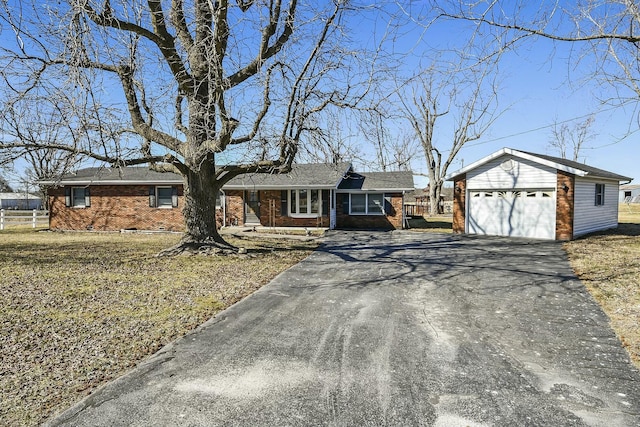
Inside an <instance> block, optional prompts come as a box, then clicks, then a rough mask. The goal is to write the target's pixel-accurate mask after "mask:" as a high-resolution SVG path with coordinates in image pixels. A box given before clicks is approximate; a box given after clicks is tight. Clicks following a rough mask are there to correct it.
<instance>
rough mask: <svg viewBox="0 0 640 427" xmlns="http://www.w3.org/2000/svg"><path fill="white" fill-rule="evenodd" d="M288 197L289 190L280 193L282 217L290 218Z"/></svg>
mask: <svg viewBox="0 0 640 427" xmlns="http://www.w3.org/2000/svg"><path fill="white" fill-rule="evenodd" d="M288 195H289V192H288V191H287V190H282V191H280V216H289V204H288V203H287V202H288V200H287V199H288Z"/></svg>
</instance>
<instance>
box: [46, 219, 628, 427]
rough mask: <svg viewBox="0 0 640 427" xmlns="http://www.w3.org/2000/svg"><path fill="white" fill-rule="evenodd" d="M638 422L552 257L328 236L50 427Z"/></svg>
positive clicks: (530, 248)
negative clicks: (255, 289) (297, 261)
mask: <svg viewBox="0 0 640 427" xmlns="http://www.w3.org/2000/svg"><path fill="white" fill-rule="evenodd" d="M156 359H157V360H162V361H163V363H154V360H156ZM145 366H146V367H145ZM639 414H640V374H639V373H638V371H637V370H636V369H635V368H634V367H633V365H631V363H630V361H629V358H628V356H627V354H626V353H625V351H624V349H623V348H622V346H621V345H620V343H619V342H618V340H617V338H616V336H615V335H614V333H613V331H612V330H611V329H610V327H609V325H608V320H607V318H606V316H605V315H604V314H603V312H602V310H600V308H599V307H598V305H597V304H596V303H595V302H594V301H593V299H592V298H591V297H590V295H589V294H588V293H587V292H586V290H585V289H584V287H583V286H582V284H581V283H580V282H579V281H578V280H577V279H576V278H575V276H574V274H573V272H572V271H571V269H570V267H569V264H568V262H567V259H566V256H565V254H564V252H563V251H562V248H561V246H560V245H559V244H557V243H555V242H541V241H531V240H518V239H501V238H475V237H460V236H452V235H438V234H419V233H412V232H346V231H342V232H339V231H333V232H329V233H328V234H327V237H326V240H325V243H324V244H323V245H322V246H321V248H320V249H319V250H317V251H316V252H314V253H313V254H312V255H311V256H310V257H309V258H307V259H306V260H305V261H303V262H302V263H300V264H298V265H296V266H294V267H292V268H291V269H289V270H288V271H286V272H284V273H282V274H281V275H279V276H278V277H277V278H276V279H274V281H273V282H272V283H270V284H269V285H267V286H265V287H263V288H262V289H261V290H259V291H258V292H256V293H255V294H253V295H252V296H251V297H249V298H246V299H245V300H243V301H241V302H240V303H238V304H236V305H234V306H233V307H231V308H229V309H228V310H225V311H224V312H223V313H220V314H219V315H218V316H217V318H215V319H212V320H211V321H209V322H208V323H207V324H205V325H203V326H202V327H201V328H199V329H198V330H197V331H195V332H194V333H192V334H190V335H188V336H186V337H184V338H182V339H180V340H178V341H176V342H174V343H173V344H171V345H170V346H168V347H167V348H165V349H163V350H162V352H161V353H159V354H158V355H157V356H155V357H154V358H152V359H150V360H149V361H148V362H147V363H146V364H145V365H144V366H141V367H140V368H138V369H135V370H134V371H132V372H131V373H129V374H128V375H126V376H124V377H122V378H120V379H118V380H116V381H114V382H112V383H110V384H108V385H107V386H106V387H104V388H102V389H100V390H98V391H97V392H96V393H94V394H92V395H91V396H89V397H88V398H87V399H85V400H84V401H82V402H80V403H79V404H78V405H76V406H74V407H73V408H70V409H69V410H68V411H66V412H65V413H63V414H61V415H60V416H59V417H58V418H55V419H53V420H51V422H50V425H73V426H114V425H115V426H119V425H122V426H146V425H164V426H174V425H175V426H184V425H189V426H218V425H219V426H226V425H229V426H231V425H253V426H256V425H257V426H279V425H291V426H303V425H320V426H323V425H325V426H351V425H362V426H367V425H369V426H385V425H388V426H396V425H402V426H458V425H464V426H514V425H518V426H539V425H549V426H637V425H640V416H639Z"/></svg>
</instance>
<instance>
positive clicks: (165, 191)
mask: <svg viewBox="0 0 640 427" xmlns="http://www.w3.org/2000/svg"><path fill="white" fill-rule="evenodd" d="M149 207H152V208H165V209H170V208H177V207H178V188H177V187H149Z"/></svg>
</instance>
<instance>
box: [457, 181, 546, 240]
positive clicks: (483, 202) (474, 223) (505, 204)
mask: <svg viewBox="0 0 640 427" xmlns="http://www.w3.org/2000/svg"><path fill="white" fill-rule="evenodd" d="M468 200H469V211H468V215H467V221H468V226H467V232H468V233H470V234H486V235H490V236H514V237H530V238H536V239H555V234H556V233H555V229H556V197H555V190H553V189H546V190H537V189H529V190H501V191H496V190H486V191H478V190H470V191H469V198H468Z"/></svg>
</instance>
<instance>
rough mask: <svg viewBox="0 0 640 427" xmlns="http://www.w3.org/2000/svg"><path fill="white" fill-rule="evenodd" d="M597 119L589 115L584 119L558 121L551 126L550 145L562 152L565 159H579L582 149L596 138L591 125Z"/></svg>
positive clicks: (561, 154)
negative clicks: (569, 121)
mask: <svg viewBox="0 0 640 427" xmlns="http://www.w3.org/2000/svg"><path fill="white" fill-rule="evenodd" d="M594 121H595V117H594V116H589V117H587V118H586V119H585V120H584V121H574V122H571V123H568V122H558V121H556V122H555V123H554V124H553V127H552V128H551V140H550V141H549V146H550V147H551V148H552V149H554V150H555V151H557V152H558V153H559V154H560V157H562V158H563V159H570V160H573V161H576V162H577V161H578V159H579V158H580V154H581V150H582V149H583V148H586V147H585V144H586V143H587V142H588V141H590V140H591V139H593V138H595V136H596V135H595V134H594V133H593V131H592V130H591V126H592V125H593V123H594Z"/></svg>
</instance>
